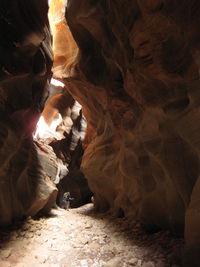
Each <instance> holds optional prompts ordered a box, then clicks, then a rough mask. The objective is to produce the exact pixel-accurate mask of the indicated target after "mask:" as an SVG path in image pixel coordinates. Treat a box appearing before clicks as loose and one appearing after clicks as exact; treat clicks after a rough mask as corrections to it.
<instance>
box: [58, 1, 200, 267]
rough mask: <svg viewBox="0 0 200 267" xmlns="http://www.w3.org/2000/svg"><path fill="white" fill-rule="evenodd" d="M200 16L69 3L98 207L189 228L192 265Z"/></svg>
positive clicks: (187, 9)
mask: <svg viewBox="0 0 200 267" xmlns="http://www.w3.org/2000/svg"><path fill="white" fill-rule="evenodd" d="M199 12H200V2H199V1H198V0H191V1H188V0H184V1H181V2H180V1H171V0H153V1H152V0H140V1H136V0H126V1H125V0H119V1H109V0H105V1H87V0H77V1H73V0H68V4H67V11H66V18H67V21H68V25H69V27H70V30H71V32H72V35H73V37H74V39H75V41H76V43H77V45H78V47H79V54H78V58H77V59H76V60H78V62H77V64H76V66H75V68H74V70H73V76H72V77H69V78H66V79H65V84H66V85H67V87H68V88H69V91H70V92H71V94H72V95H73V97H74V98H75V99H77V100H78V101H79V102H80V103H81V105H83V110H84V115H85V116H86V119H87V122H88V129H87V138H86V140H85V153H84V156H83V161H82V170H83V172H84V174H85V175H86V177H87V179H88V182H89V186H90V188H91V190H92V191H93V192H94V195H95V204H96V207H97V208H98V209H100V210H105V209H112V210H113V211H115V212H116V213H121V212H122V211H123V213H125V215H126V216H129V217H130V218H133V219H136V220H137V219H138V220H140V221H141V222H142V224H143V225H144V226H145V227H146V228H147V229H149V230H154V229H159V228H170V229H171V230H172V231H174V232H175V233H182V232H183V231H184V227H185V238H186V253H185V255H187V257H186V260H185V266H197V265H196V262H198V261H197V259H198V255H199V252H200V251H199V247H200V246H199V240H200V238H199V237H200V231H199V229H198V225H199V222H200V204H199V201H198V200H199V195H200V193H199V190H198V188H199V186H198V185H199V166H200V165H199V151H200V146H199V144H200V142H199V140H200V130H199V126H198V125H199V123H198V121H199V117H200V107H199V103H200V102H199V100H200V94H199V90H198V89H199V86H200V81H199V71H200V51H199V49H200V34H199V23H200V17H199ZM65 76H68V75H64V74H63V77H65ZM185 214H186V216H185ZM187 261H188V262H187Z"/></svg>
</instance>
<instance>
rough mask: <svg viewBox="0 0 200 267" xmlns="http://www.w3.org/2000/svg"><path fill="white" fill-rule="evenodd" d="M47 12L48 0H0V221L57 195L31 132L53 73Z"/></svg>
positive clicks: (29, 212) (37, 208)
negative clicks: (42, 163) (41, 162)
mask: <svg viewBox="0 0 200 267" xmlns="http://www.w3.org/2000/svg"><path fill="white" fill-rule="evenodd" d="M47 12H48V3H47V1H46V0H45V1H44V0H41V1H36V0H30V1H25V0H15V1H14V0H13V1H7V0H2V1H1V2H0V32H1V35H0V224H8V223H11V222H12V220H14V219H17V218H21V217H23V216H27V215H35V214H36V213H37V212H38V211H40V210H42V209H45V210H48V209H49V208H50V207H51V206H52V205H53V203H54V202H55V199H56V195H57V189H56V187H55V186H54V185H53V183H52V182H51V180H50V177H49V176H48V173H46V170H45V169H44V168H43V166H42V165H41V164H40V155H39V148H38V147H37V146H36V145H35V144H34V143H33V138H32V133H33V131H34V129H35V126H36V123H37V120H38V118H39V115H40V112H41V111H42V108H43V105H44V102H45V100H46V97H47V96H48V80H49V78H50V77H51V66H52V60H53V56H52V49H51V36H50V32H49V27H48V18H47ZM55 168H56V167H55Z"/></svg>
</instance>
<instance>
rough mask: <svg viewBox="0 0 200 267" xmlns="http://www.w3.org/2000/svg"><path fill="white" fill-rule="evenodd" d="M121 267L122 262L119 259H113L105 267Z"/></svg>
mask: <svg viewBox="0 0 200 267" xmlns="http://www.w3.org/2000/svg"><path fill="white" fill-rule="evenodd" d="M121 266H122V263H121V262H120V259H119V258H112V259H111V260H109V261H108V262H107V263H106V264H105V267H121Z"/></svg>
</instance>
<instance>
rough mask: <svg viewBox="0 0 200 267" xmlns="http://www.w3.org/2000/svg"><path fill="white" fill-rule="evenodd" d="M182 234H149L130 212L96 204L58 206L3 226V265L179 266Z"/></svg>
mask: <svg viewBox="0 0 200 267" xmlns="http://www.w3.org/2000/svg"><path fill="white" fill-rule="evenodd" d="M182 247H183V240H182V239H179V238H174V237H172V236H171V234H170V233H169V232H166V231H162V232H159V233H155V234H146V233H144V232H143V231H142V229H141V228H140V226H139V225H138V224H135V223H130V222H129V221H128V220H127V219H125V218H117V219H116V218H114V217H112V216H111V215H110V214H107V213H106V214H100V213H98V214H97V213H96V212H95V210H94V208H93V205H92V204H87V205H85V206H82V207H80V208H77V209H70V210H69V211H67V210H64V209H60V208H57V209H53V210H52V211H51V214H50V215H49V216H48V217H40V218H35V219H31V218H28V219H27V220H26V221H23V222H20V223H17V224H15V225H12V226H10V227H8V228H5V229H1V230H0V266H1V267H10V266H11V267H30V266H34V267H38V266H48V267H51V266H52V267H79V266H80V267H90V266H91V267H101V266H102V267H103V266H105V267H127V266H137V267H139V266H142V267H172V266H173V267H179V266H181V263H180V262H181V261H180V258H181V251H182Z"/></svg>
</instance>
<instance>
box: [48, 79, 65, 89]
mask: <svg viewBox="0 0 200 267" xmlns="http://www.w3.org/2000/svg"><path fill="white" fill-rule="evenodd" d="M50 84H53V85H55V86H60V87H65V85H64V83H62V82H60V81H58V80H56V79H54V78H52V79H51V81H50Z"/></svg>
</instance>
